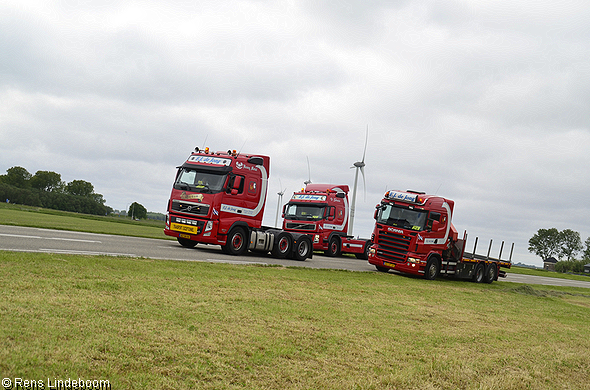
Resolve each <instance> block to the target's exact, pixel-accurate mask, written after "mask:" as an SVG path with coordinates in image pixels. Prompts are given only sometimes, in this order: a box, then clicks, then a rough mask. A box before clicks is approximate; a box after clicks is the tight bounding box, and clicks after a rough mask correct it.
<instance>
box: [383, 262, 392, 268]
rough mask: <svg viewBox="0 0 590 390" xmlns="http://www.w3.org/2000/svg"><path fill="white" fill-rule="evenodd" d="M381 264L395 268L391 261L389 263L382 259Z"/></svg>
mask: <svg viewBox="0 0 590 390" xmlns="http://www.w3.org/2000/svg"><path fill="white" fill-rule="evenodd" d="M383 265H384V266H386V267H391V268H395V264H393V263H390V262H388V261H384V262H383Z"/></svg>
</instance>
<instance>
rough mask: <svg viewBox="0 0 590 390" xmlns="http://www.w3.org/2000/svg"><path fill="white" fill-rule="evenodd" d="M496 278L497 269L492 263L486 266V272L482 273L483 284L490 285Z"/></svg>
mask: <svg viewBox="0 0 590 390" xmlns="http://www.w3.org/2000/svg"><path fill="white" fill-rule="evenodd" d="M497 278H498V267H497V266H496V264H494V263H490V264H488V265H486V272H485V273H484V278H483V279H484V280H483V281H484V282H486V283H492V282H493V281H494V280H496V279H497Z"/></svg>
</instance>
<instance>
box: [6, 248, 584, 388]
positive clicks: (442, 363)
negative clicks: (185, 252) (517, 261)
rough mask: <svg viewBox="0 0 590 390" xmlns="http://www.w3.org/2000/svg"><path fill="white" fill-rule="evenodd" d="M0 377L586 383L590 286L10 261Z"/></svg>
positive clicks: (126, 381)
mask: <svg viewBox="0 0 590 390" xmlns="http://www.w3.org/2000/svg"><path fill="white" fill-rule="evenodd" d="M0 275H1V276H0V282H1V286H0V294H1V296H2V300H1V302H0V313H1V316H0V340H1V341H2V343H3V348H2V349H0V374H1V375H2V377H9V378H13V377H19V378H28V379H35V380H38V379H43V380H45V378H57V379H67V378H82V379H85V380H87V379H89V380H108V381H109V382H110V383H111V385H112V388H114V389H144V388H157V389H185V388H198V389H589V388H590V382H589V381H588V372H589V371H590V354H589V353H588V351H589V350H590V326H588V319H589V318H590V292H589V291H588V290H587V289H574V288H557V287H538V288H537V287H535V288H532V287H530V286H526V285H514V284H511V283H506V282H498V283H494V284H492V285H487V284H486V285H480V284H474V283H468V282H461V281H457V282H453V281H448V280H444V281H433V282H427V281H424V280H421V279H414V278H405V277H399V276H396V275H389V274H381V273H366V272H346V271H330V270H311V269H303V268H283V267H256V266H236V265H224V264H208V263H192V262H173V261H152V260H147V259H130V258H112V257H82V256H66V255H51V254H24V253H11V252H0Z"/></svg>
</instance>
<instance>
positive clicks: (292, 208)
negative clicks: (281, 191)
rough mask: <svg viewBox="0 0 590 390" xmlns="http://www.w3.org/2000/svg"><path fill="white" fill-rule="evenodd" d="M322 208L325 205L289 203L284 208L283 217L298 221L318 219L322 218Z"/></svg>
mask: <svg viewBox="0 0 590 390" xmlns="http://www.w3.org/2000/svg"><path fill="white" fill-rule="evenodd" d="M324 208H325V206H323V205H321V206H320V205H311V204H297V203H290V204H288V205H287V210H285V219H290V220H300V221H309V220H319V219H322V218H324Z"/></svg>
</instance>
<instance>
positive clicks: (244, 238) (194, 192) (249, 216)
mask: <svg viewBox="0 0 590 390" xmlns="http://www.w3.org/2000/svg"><path fill="white" fill-rule="evenodd" d="M269 172H270V158H269V157H268V156H262V155H257V154H254V155H251V154H243V153H236V151H235V150H233V151H231V150H230V151H227V152H215V153H213V152H210V151H209V148H205V149H203V150H201V149H199V148H195V151H194V152H192V153H191V155H190V156H189V157H188V158H187V160H186V161H185V162H184V163H183V164H182V165H181V166H179V167H178V171H177V174H176V179H175V181H174V184H173V186H172V193H171V194H170V200H169V201H168V213H167V216H166V227H165V229H164V233H165V234H166V235H168V236H172V237H176V239H177V240H178V242H179V243H180V244H181V245H182V246H185V247H188V248H192V247H194V246H195V245H197V244H199V243H200V244H212V245H221V248H222V250H223V251H224V252H225V253H227V254H230V255H243V254H245V253H246V251H247V250H251V251H256V252H261V253H269V252H270V253H271V254H272V255H273V256H274V257H277V258H284V257H289V258H293V259H295V260H305V259H307V258H311V257H312V255H313V249H312V248H313V246H312V241H311V238H310V237H309V236H308V235H306V234H301V233H296V232H286V231H283V230H280V229H275V228H270V227H264V226H262V217H263V214H264V207H265V202H266V192H267V185H268V177H269Z"/></svg>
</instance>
